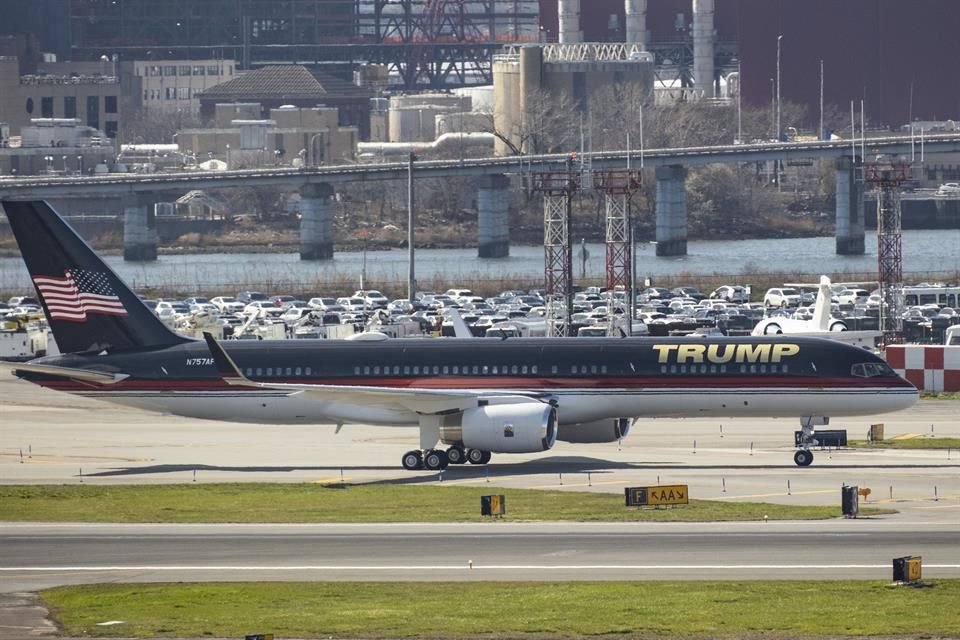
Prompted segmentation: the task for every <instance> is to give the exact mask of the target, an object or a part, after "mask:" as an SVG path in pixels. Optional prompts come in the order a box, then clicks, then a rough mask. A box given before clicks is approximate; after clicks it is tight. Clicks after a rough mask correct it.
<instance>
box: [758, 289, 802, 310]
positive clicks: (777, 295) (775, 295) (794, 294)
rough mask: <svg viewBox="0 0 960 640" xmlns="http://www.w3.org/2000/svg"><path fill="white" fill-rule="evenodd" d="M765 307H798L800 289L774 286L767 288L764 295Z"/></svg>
mask: <svg viewBox="0 0 960 640" xmlns="http://www.w3.org/2000/svg"><path fill="white" fill-rule="evenodd" d="M763 306H765V307H798V306H800V290H799V289H793V288H790V287H773V288H772V289H767V293H766V294H765V295H764V296H763Z"/></svg>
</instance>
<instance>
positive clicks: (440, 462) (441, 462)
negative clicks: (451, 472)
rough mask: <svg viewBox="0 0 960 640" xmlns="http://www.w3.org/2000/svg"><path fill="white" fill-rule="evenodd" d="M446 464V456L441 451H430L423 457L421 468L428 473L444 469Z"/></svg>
mask: <svg viewBox="0 0 960 640" xmlns="http://www.w3.org/2000/svg"><path fill="white" fill-rule="evenodd" d="M447 464H448V460H447V454H446V452H445V451H443V450H441V449H430V450H429V451H427V452H426V453H425V454H424V455H423V466H424V467H426V468H427V469H429V470H430V471H440V470H441V469H446V468H447Z"/></svg>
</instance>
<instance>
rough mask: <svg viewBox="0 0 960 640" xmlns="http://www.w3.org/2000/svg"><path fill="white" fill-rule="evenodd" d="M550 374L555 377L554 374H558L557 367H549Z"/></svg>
mask: <svg viewBox="0 0 960 640" xmlns="http://www.w3.org/2000/svg"><path fill="white" fill-rule="evenodd" d="M550 373H552V374H554V375H556V374H557V373H558V370H557V365H553V366H551V367H550Z"/></svg>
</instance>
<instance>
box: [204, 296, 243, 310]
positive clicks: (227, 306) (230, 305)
mask: <svg viewBox="0 0 960 640" xmlns="http://www.w3.org/2000/svg"><path fill="white" fill-rule="evenodd" d="M210 302H211V303H212V304H213V306H215V307H216V308H217V309H219V310H220V313H223V314H230V313H239V312H241V311H243V307H244V304H243V303H242V302H240V301H239V300H237V299H236V298H234V297H233V296H217V297H216V298H211V299H210Z"/></svg>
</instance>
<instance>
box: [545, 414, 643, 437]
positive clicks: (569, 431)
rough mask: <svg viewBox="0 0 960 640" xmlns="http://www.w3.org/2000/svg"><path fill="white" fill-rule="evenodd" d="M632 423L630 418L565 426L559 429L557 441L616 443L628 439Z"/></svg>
mask: <svg viewBox="0 0 960 640" xmlns="http://www.w3.org/2000/svg"><path fill="white" fill-rule="evenodd" d="M632 422H633V421H632V420H631V419H630V418H608V419H606V420H597V421H596V422H584V423H581V424H565V425H563V426H562V427H560V428H559V429H558V432H557V440H563V441H564V442H576V443H592V442H616V441H617V440H623V439H624V438H626V437H627V434H629V433H630V425H631V423H632Z"/></svg>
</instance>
